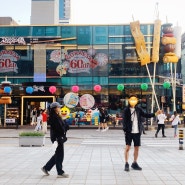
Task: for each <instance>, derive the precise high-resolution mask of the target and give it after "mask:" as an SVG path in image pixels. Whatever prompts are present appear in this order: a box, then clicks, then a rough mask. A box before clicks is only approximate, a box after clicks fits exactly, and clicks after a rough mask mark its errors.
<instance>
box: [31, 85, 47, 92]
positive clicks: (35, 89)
mask: <svg viewBox="0 0 185 185" xmlns="http://www.w3.org/2000/svg"><path fill="white" fill-rule="evenodd" d="M38 90H40V91H43V92H45V89H44V86H36V85H34V86H33V91H35V92H38Z"/></svg>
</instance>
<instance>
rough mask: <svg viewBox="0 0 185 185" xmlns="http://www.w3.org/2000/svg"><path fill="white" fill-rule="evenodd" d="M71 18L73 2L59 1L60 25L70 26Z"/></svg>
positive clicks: (69, 0)
mask: <svg viewBox="0 0 185 185" xmlns="http://www.w3.org/2000/svg"><path fill="white" fill-rule="evenodd" d="M70 18H71V0H59V24H68V23H69V22H70Z"/></svg>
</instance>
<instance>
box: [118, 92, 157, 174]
mask: <svg viewBox="0 0 185 185" xmlns="http://www.w3.org/2000/svg"><path fill="white" fill-rule="evenodd" d="M128 103H129V105H128V106H127V107H125V109H124V111H123V121H122V123H123V131H124V133H125V142H126V147H125V154H124V157H125V171H129V163H128V158H129V151H130V148H131V143H132V141H133V143H134V161H133V163H132V165H131V167H132V168H133V169H134V170H142V168H141V167H140V166H139V165H138V163H137V159H138V154H139V146H140V145H141V134H142V130H143V125H142V122H141V116H143V117H145V118H151V117H154V116H155V114H154V113H145V112H144V111H143V110H142V109H141V108H139V107H138V106H136V105H137V103H138V98H137V97H136V95H131V96H130V97H129V99H128Z"/></svg>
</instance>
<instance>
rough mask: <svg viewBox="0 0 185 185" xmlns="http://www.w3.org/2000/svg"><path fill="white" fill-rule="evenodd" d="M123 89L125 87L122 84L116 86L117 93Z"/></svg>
mask: <svg viewBox="0 0 185 185" xmlns="http://www.w3.org/2000/svg"><path fill="white" fill-rule="evenodd" d="M124 88H125V87H124V85H123V84H118V85H117V90H118V91H123V90H124Z"/></svg>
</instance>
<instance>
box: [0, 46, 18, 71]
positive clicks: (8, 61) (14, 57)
mask: <svg viewBox="0 0 185 185" xmlns="http://www.w3.org/2000/svg"><path fill="white" fill-rule="evenodd" d="M19 59H20V56H19V55H18V54H17V53H16V52H14V51H9V50H2V51H1V52H0V73H6V72H15V73H18V67H17V64H16V63H15V62H13V61H18V60H19Z"/></svg>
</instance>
